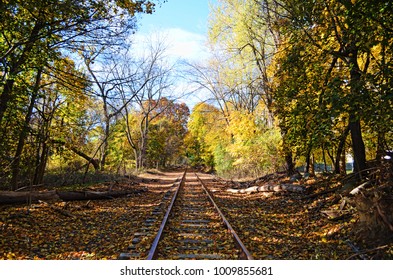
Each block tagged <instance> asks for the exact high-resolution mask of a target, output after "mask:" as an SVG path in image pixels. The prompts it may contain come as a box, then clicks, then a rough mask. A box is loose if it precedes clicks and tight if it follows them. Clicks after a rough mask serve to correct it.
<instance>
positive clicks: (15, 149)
mask: <svg viewBox="0 0 393 280" xmlns="http://www.w3.org/2000/svg"><path fill="white" fill-rule="evenodd" d="M153 10H154V3H153V2H151V1H109V2H108V1H98V2H97V1H95V2H91V1H87V2H80V1H73V0H70V1H60V2H59V1H55V2H48V1H35V2H34V3H33V2H26V1H5V2H4V1H2V2H1V7H0V13H1V14H0V17H1V19H2V20H1V23H0V29H1V32H0V73H1V76H2V79H1V80H2V82H1V84H0V131H1V133H2V135H3V136H4V137H1V139H0V150H1V151H0V152H1V158H2V161H1V167H2V174H1V177H2V179H5V180H8V179H6V178H8V177H9V174H13V175H12V176H11V177H13V179H12V181H13V183H12V184H13V185H14V186H15V184H16V182H17V178H18V175H19V170H18V169H19V167H20V161H21V156H22V155H23V153H24V148H25V143H26V139H27V138H28V137H30V136H32V135H31V132H32V130H31V125H32V124H31V122H32V121H33V120H35V116H33V115H34V114H35V112H36V110H37V107H39V106H38V105H37V104H36V102H38V100H39V99H40V98H39V97H40V94H41V92H42V88H43V87H44V85H43V84H42V83H41V81H40V80H42V76H43V74H42V73H43V72H45V73H50V75H53V74H54V73H56V72H53V71H52V70H48V69H52V68H53V66H54V65H55V64H56V62H57V61H62V60H63V59H64V58H65V57H67V56H69V55H70V54H71V53H75V52H77V51H81V50H83V49H84V48H85V47H86V46H101V47H102V46H105V47H108V46H110V45H112V46H113V45H119V44H122V43H123V42H124V40H123V39H125V38H127V36H128V35H129V34H130V32H131V31H133V30H135V26H136V25H135V23H136V21H135V14H136V13H140V12H147V13H151V12H152V11H153ZM79 76H82V75H79ZM55 80H56V79H55ZM61 80H62V79H61V77H58V78H57V80H56V81H55V83H58V82H60V81H61ZM60 83H61V82H60ZM45 86H46V85H45ZM76 91H78V90H76ZM33 138H34V137H33ZM14 143H16V145H15V144H14ZM11 170H12V171H11Z"/></svg>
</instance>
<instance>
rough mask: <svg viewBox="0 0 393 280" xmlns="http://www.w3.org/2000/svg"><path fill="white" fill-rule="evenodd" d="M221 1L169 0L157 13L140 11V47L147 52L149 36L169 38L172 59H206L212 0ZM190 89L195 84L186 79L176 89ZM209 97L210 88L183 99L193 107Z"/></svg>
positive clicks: (137, 45) (137, 36) (136, 40)
mask: <svg viewBox="0 0 393 280" xmlns="http://www.w3.org/2000/svg"><path fill="white" fill-rule="evenodd" d="M217 1H218V0H168V1H167V2H165V3H162V5H161V6H157V7H156V11H155V12H154V13H153V14H151V15H140V16H139V17H138V26H139V28H138V31H137V33H136V34H135V35H134V36H135V37H134V47H135V49H136V51H137V52H138V50H140V51H142V52H143V50H144V49H145V43H146V42H147V41H149V40H148V38H152V37H154V38H160V39H162V38H165V43H166V44H167V45H168V48H167V51H166V54H167V55H168V58H169V59H170V61H181V60H187V61H189V62H197V61H200V60H202V61H203V60H206V59H207V57H208V56H209V51H208V48H207V46H206V41H207V29H208V17H209V13H210V10H209V6H210V3H213V4H214V3H216V2H217ZM157 34H158V35H159V36H157ZM144 42H145V43H144ZM179 69H180V68H179ZM189 91H193V90H192V86H191V88H190V85H188V84H187V82H186V81H178V83H177V85H176V89H174V92H176V93H177V94H178V96H181V95H183V94H184V92H189ZM206 98H207V93H206V92H199V93H198V94H194V95H192V96H187V97H186V98H185V99H183V100H181V101H184V102H186V103H187V105H188V106H189V107H190V109H191V108H192V107H193V105H195V103H196V102H199V101H201V100H205V99H206ZM181 99H182V98H181Z"/></svg>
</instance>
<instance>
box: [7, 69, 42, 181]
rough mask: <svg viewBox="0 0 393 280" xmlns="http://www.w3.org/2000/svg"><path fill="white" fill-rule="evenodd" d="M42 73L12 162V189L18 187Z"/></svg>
mask: <svg viewBox="0 0 393 280" xmlns="http://www.w3.org/2000/svg"><path fill="white" fill-rule="evenodd" d="M41 73H42V68H40V69H39V70H38V72H37V77H36V82H35V85H34V89H33V93H32V96H31V100H30V105H29V108H28V109H27V113H26V116H25V121H24V123H23V127H22V130H21V132H20V134H19V140H18V145H17V148H16V152H15V156H14V160H13V162H12V179H11V189H15V188H17V186H18V179H19V165H20V160H21V156H22V153H23V148H24V146H25V140H26V137H27V134H28V132H29V126H30V120H31V116H32V114H33V109H34V105H35V101H36V98H37V96H38V90H39V87H40V82H41Z"/></svg>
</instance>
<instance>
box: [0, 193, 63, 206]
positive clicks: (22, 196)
mask: <svg viewBox="0 0 393 280" xmlns="http://www.w3.org/2000/svg"><path fill="white" fill-rule="evenodd" d="M39 200H42V201H58V200H60V198H59V196H58V195H57V193H56V191H41V192H11V191H2V192H0V204H14V203H15V204H18V203H35V202H38V201H39Z"/></svg>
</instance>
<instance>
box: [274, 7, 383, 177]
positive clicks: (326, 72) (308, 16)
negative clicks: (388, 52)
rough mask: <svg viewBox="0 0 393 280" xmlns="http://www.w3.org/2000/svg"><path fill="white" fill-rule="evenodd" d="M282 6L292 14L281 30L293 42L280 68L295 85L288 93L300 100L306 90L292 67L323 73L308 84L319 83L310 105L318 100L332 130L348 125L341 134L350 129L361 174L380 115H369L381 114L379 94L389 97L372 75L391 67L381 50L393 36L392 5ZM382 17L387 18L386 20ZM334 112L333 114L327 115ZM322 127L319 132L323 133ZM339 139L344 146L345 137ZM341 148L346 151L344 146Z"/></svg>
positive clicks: (322, 116)
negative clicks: (371, 126)
mask: <svg viewBox="0 0 393 280" xmlns="http://www.w3.org/2000/svg"><path fill="white" fill-rule="evenodd" d="M280 3H281V4H282V6H283V7H285V11H286V12H285V13H283V14H282V21H281V25H280V26H281V30H282V32H283V33H284V34H287V37H286V40H287V41H286V43H288V44H287V46H288V48H286V47H285V46H283V47H282V49H283V50H284V49H285V51H283V54H282V57H283V58H284V59H283V60H281V62H280V67H281V69H284V68H285V67H286V66H288V68H287V69H288V73H287V74H286V77H287V81H289V82H290V83H291V84H292V85H294V86H295V87H292V86H291V85H290V84H288V83H286V85H287V86H286V88H287V89H288V90H287V91H286V92H287V93H289V94H291V93H292V94H293V93H295V95H293V96H296V92H299V91H298V88H296V87H299V86H301V81H300V80H298V81H296V79H298V78H299V77H301V76H298V75H294V76H292V69H296V67H298V68H300V67H302V68H303V70H302V71H304V73H312V72H314V73H315V74H317V73H319V74H317V76H315V77H314V78H313V79H312V80H309V81H306V82H308V83H309V84H310V82H313V81H314V82H313V83H312V85H313V86H314V90H313V92H312V93H311V95H310V97H311V98H307V100H305V101H306V102H307V101H312V100H314V101H312V103H313V105H312V106H313V107H314V108H315V110H314V113H313V115H314V116H315V117H318V119H319V120H322V122H321V121H319V122H320V124H321V125H322V124H326V125H327V127H329V126H330V124H329V123H330V122H331V121H332V120H333V122H334V123H338V120H339V119H341V120H343V121H344V122H345V123H346V124H344V127H343V128H342V129H341V131H343V132H344V134H343V135H346V133H345V132H346V131H347V129H346V126H348V131H349V133H350V135H351V143H352V144H351V145H352V151H353V156H354V161H355V171H356V172H358V173H359V172H360V171H362V170H364V169H366V151H367V149H366V145H365V142H364V132H363V131H364V128H366V127H368V123H369V120H370V116H373V115H374V114H368V113H366V112H370V111H369V109H371V110H375V107H374V106H375V105H376V103H375V102H372V100H373V98H374V96H379V97H382V96H384V95H385V93H382V92H381V90H380V87H379V86H377V85H375V84H373V81H372V80H370V79H369V77H371V76H372V74H371V73H372V68H373V67H377V68H378V66H377V65H381V64H385V63H384V62H382V60H381V57H380V56H379V54H378V49H380V48H381V47H382V45H386V39H385V38H387V37H386V36H388V33H389V32H390V31H389V30H388V29H386V26H385V24H384V23H383V22H384V21H385V19H386V20H387V21H388V22H389V21H391V19H390V18H389V16H388V15H387V14H386V8H387V7H388V6H389V5H391V4H390V3H388V1H379V2H378V3H377V4H376V5H374V4H372V5H371V4H370V3H368V2H367V1H330V2H325V1H320V2H318V1H317V2H307V3H304V2H301V3H300V2H297V1H280ZM371 6H373V7H371ZM371 11H372V12H371ZM382 17H383V18H384V20H381V19H382ZM312 50H313V51H312ZM296 56H298V58H296ZM385 57H386V56H385ZM291 59H292V60H293V61H291ZM321 62H323V64H321ZM315 65H320V66H319V67H320V69H317V70H316V71H315ZM281 77H282V78H284V77H283V76H281ZM318 77H319V81H320V82H319V83H318V80H317V79H318ZM288 96H289V95H288ZM294 101H295V100H294ZM295 103H296V104H301V103H300V102H299V103H298V102H296V101H295ZM302 103H303V104H304V101H303V102H302ZM378 104H379V105H380V104H381V103H379V102H378ZM383 104H384V105H383V106H386V107H385V108H386V109H385V110H386V111H385V112H388V111H390V109H388V108H389V106H390V105H389V101H387V102H383ZM304 105H305V104H304ZM329 109H330V110H331V111H332V113H333V115H329V114H325V113H324V112H326V111H328V110H329ZM329 118H330V120H329ZM321 125H318V126H317V129H319V130H321ZM362 127H363V129H362ZM322 135H323V134H322ZM325 135H328V134H325ZM339 141H340V142H341V143H343V142H344V141H345V137H343V138H341V139H339ZM339 146H342V145H339ZM338 150H341V151H342V148H341V149H338Z"/></svg>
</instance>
